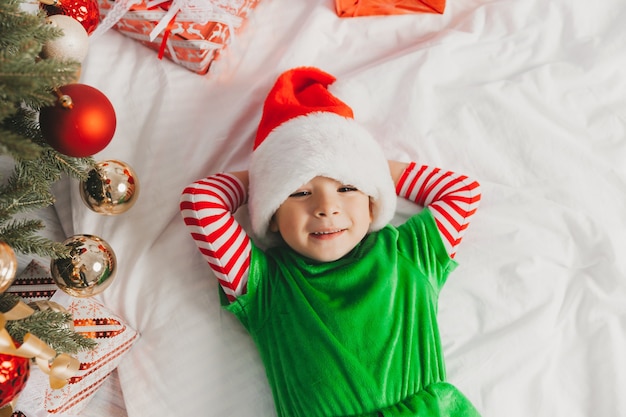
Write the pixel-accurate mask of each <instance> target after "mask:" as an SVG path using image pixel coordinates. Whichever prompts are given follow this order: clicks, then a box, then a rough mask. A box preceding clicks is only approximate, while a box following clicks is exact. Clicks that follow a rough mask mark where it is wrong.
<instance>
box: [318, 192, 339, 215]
mask: <svg viewBox="0 0 626 417" xmlns="http://www.w3.org/2000/svg"><path fill="white" fill-rule="evenodd" d="M338 213H339V204H338V201H337V199H336V198H335V197H333V196H332V195H320V196H319V197H318V198H317V204H316V209H315V215H316V216H318V217H326V216H332V215H335V214H338Z"/></svg>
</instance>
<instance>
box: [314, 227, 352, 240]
mask: <svg viewBox="0 0 626 417" xmlns="http://www.w3.org/2000/svg"><path fill="white" fill-rule="evenodd" d="M345 230H346V229H336V230H324V231H321V232H313V233H311V235H312V236H313V237H315V238H318V239H324V238H330V237H334V236H336V235H338V234H340V233H343V232H344V231H345Z"/></svg>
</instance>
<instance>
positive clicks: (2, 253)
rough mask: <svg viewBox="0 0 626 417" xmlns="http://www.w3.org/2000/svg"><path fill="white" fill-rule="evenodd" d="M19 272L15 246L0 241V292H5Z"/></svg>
mask: <svg viewBox="0 0 626 417" xmlns="http://www.w3.org/2000/svg"><path fill="white" fill-rule="evenodd" d="M16 272H17V257H16V256H15V252H13V248H11V247H10V246H9V245H7V244H6V243H4V242H0V293H3V292H4V291H6V290H7V288H9V287H10V286H11V284H13V281H14V280H15V273H16Z"/></svg>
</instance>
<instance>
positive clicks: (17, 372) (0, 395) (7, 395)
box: [0, 353, 30, 408]
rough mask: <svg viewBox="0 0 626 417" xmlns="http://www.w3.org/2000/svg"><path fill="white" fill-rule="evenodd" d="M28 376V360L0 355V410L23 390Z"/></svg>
mask: <svg viewBox="0 0 626 417" xmlns="http://www.w3.org/2000/svg"><path fill="white" fill-rule="evenodd" d="M28 375H30V365H29V360H28V358H20V357H19V356H12V355H5V354H3V353H0V408H2V407H4V406H5V405H7V404H8V403H10V402H11V401H13V399H14V398H15V397H16V396H17V394H19V393H20V391H22V389H24V386H25V385H26V381H27V380H28Z"/></svg>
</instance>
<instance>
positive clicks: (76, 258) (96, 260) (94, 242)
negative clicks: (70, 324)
mask: <svg viewBox="0 0 626 417" xmlns="http://www.w3.org/2000/svg"><path fill="white" fill-rule="evenodd" d="M63 244H64V245H65V246H67V247H69V248H70V257H69V258H65V259H53V260H52V262H51V263H50V272H51V273H52V278H53V279H54V281H55V282H56V284H57V285H58V286H59V288H60V289H62V290H63V291H65V292H66V293H68V294H69V295H71V296H73V297H91V296H92V295H96V294H99V293H101V292H102V291H104V290H105V289H106V288H107V287H108V286H109V285H111V282H113V278H114V277H115V272H116V270H117V260H116V257H115V253H114V252H113V249H112V248H111V246H110V245H109V244H108V243H107V242H106V241H104V240H103V239H101V238H99V237H97V236H92V235H74V236H72V237H70V238H68V239H66V240H65V241H64V242H63Z"/></svg>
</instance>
